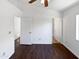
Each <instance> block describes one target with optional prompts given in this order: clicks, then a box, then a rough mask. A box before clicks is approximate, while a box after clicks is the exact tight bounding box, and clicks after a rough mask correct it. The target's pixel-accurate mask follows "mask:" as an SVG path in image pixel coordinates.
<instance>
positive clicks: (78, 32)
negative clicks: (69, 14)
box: [76, 15, 79, 40]
mask: <svg viewBox="0 0 79 59" xmlns="http://www.w3.org/2000/svg"><path fill="white" fill-rule="evenodd" d="M76 40H79V15H76Z"/></svg>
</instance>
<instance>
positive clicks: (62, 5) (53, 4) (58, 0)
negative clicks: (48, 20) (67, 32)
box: [9, 0, 79, 11]
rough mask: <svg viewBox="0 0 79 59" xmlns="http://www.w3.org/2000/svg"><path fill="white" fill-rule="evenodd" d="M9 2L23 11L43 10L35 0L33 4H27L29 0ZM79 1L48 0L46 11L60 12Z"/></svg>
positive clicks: (12, 0)
mask: <svg viewBox="0 0 79 59" xmlns="http://www.w3.org/2000/svg"><path fill="white" fill-rule="evenodd" d="M9 1H10V2H12V3H14V4H15V5H17V6H18V7H19V8H20V9H22V10H25V9H26V8H45V7H44V6H43V5H42V4H41V3H40V1H41V0H37V1H36V2H34V3H33V4H28V1H29V0H9ZM78 1H79V0H50V2H49V7H48V9H51V10H56V11H62V10H64V9H66V8H68V7H70V6H71V5H73V4H75V3H77V2H78Z"/></svg>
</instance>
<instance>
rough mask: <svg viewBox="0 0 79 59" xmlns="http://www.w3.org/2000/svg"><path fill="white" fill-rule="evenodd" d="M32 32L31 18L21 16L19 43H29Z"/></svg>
mask: <svg viewBox="0 0 79 59" xmlns="http://www.w3.org/2000/svg"><path fill="white" fill-rule="evenodd" d="M31 33H32V19H31V18H26V17H23V18H22V20H21V39H20V44H26V45H30V44H32V42H31Z"/></svg>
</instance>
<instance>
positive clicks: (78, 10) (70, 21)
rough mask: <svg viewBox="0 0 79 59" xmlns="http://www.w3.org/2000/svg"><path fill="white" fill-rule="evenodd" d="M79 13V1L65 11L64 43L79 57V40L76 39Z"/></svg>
mask: <svg viewBox="0 0 79 59" xmlns="http://www.w3.org/2000/svg"><path fill="white" fill-rule="evenodd" d="M77 14H79V3H78V4H76V5H74V6H73V7H71V8H69V9H67V10H65V11H64V16H63V44H64V45H65V46H66V47H67V48H68V49H69V50H70V51H71V52H73V53H74V54H75V55H76V56H77V57H79V41H77V40H76V15H77Z"/></svg>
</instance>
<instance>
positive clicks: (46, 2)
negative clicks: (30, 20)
mask: <svg viewBox="0 0 79 59" xmlns="http://www.w3.org/2000/svg"><path fill="white" fill-rule="evenodd" d="M36 1H37V0H30V1H29V3H30V4H32V3H34V2H36ZM42 1H44V6H45V7H48V0H42Z"/></svg>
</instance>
